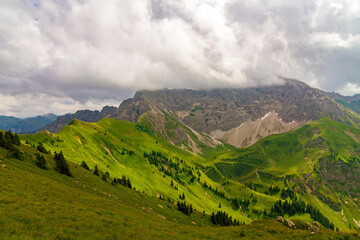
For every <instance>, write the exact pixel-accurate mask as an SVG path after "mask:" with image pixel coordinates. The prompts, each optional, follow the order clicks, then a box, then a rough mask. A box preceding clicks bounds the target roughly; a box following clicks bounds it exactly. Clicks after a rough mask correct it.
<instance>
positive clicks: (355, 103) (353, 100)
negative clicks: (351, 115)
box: [327, 92, 360, 114]
mask: <svg viewBox="0 0 360 240" xmlns="http://www.w3.org/2000/svg"><path fill="white" fill-rule="evenodd" d="M327 94H328V95H329V96H330V97H331V98H333V99H335V100H336V101H337V102H338V103H340V104H342V105H343V106H345V107H347V108H348V109H351V110H352V111H354V112H356V113H357V114H360V94H355V95H354V96H343V95H341V94H339V93H335V92H330V93H329V92H328V93H327Z"/></svg>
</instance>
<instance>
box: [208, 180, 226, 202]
mask: <svg viewBox="0 0 360 240" xmlns="http://www.w3.org/2000/svg"><path fill="white" fill-rule="evenodd" d="M203 186H204V188H208V189H210V190H211V191H213V192H214V193H215V194H216V195H218V196H220V197H223V198H225V192H224V191H221V190H218V189H217V188H213V187H212V186H211V185H208V184H207V183H206V182H205V181H204V183H203Z"/></svg>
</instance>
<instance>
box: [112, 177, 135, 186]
mask: <svg viewBox="0 0 360 240" xmlns="http://www.w3.org/2000/svg"><path fill="white" fill-rule="evenodd" d="M111 184H113V185H116V184H121V185H123V186H125V187H128V188H132V185H131V182H130V179H129V178H126V177H125V175H123V176H122V178H114V179H113V181H112V183H111Z"/></svg>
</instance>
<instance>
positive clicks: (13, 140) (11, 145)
mask: <svg viewBox="0 0 360 240" xmlns="http://www.w3.org/2000/svg"><path fill="white" fill-rule="evenodd" d="M19 146H20V138H19V135H17V134H13V133H12V131H11V130H9V131H6V132H5V133H4V132H2V131H0V147H3V148H5V149H7V150H9V151H10V154H9V156H11V157H14V158H17V159H19V160H22V159H23V157H24V156H23V154H22V152H20V150H19Z"/></svg>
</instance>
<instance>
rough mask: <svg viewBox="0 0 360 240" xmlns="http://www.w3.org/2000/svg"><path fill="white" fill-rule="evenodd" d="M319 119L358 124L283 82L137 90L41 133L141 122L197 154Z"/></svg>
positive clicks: (316, 94) (315, 93)
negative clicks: (82, 124)
mask: <svg viewBox="0 0 360 240" xmlns="http://www.w3.org/2000/svg"><path fill="white" fill-rule="evenodd" d="M323 116H327V117H330V118H332V119H334V120H336V121H340V122H344V123H347V124H350V125H355V126H359V125H360V118H359V117H357V116H353V115H352V114H351V113H350V112H349V111H348V110H346V108H344V107H343V106H342V105H341V104H338V103H336V102H335V101H333V100H332V99H331V98H330V97H329V96H328V95H327V94H325V93H324V92H322V91H320V90H318V89H314V88H311V87H309V86H308V85H306V84H305V83H303V82H300V81H297V80H293V79H284V84H283V85H277V86H266V87H258V88H244V89H213V90H190V89H172V90H169V89H164V90H157V91H138V92H136V93H135V95H134V97H133V98H130V99H127V100H125V101H123V102H122V103H121V104H120V106H119V107H118V108H115V107H104V109H103V110H102V111H101V112H99V111H89V110H81V111H78V112H76V113H74V114H67V115H65V116H62V117H59V118H58V119H57V120H56V121H54V122H52V123H51V124H49V125H47V126H45V127H44V129H45V130H48V131H50V132H57V131H60V129H61V127H62V126H64V125H66V124H68V123H69V122H70V121H71V120H73V119H79V120H83V121H87V122H96V121H99V120H100V119H101V118H103V117H110V118H115V119H119V120H126V121H130V122H134V123H136V122H138V121H139V120H146V121H147V122H148V123H149V125H151V127H152V128H153V129H154V130H155V132H157V133H159V134H161V135H163V136H165V137H166V139H167V140H168V141H170V142H172V143H174V144H180V145H181V144H182V145H183V147H185V148H189V147H190V148H191V150H196V151H198V152H199V151H202V150H201V146H199V145H207V146H215V145H217V144H219V142H218V140H221V141H224V142H226V143H229V144H231V145H234V146H236V147H246V146H250V145H252V144H254V143H256V142H257V141H259V140H260V139H262V138H264V137H266V136H269V135H271V134H279V133H284V132H288V131H290V130H292V129H295V128H298V127H301V126H303V125H304V124H306V123H309V122H312V121H315V120H318V119H320V118H321V117H323ZM194 134H195V135H196V136H197V137H195V138H194ZM202 134H206V135H207V136H206V137H204V136H203V135H202ZM196 138H198V141H197V140H196Z"/></svg>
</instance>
